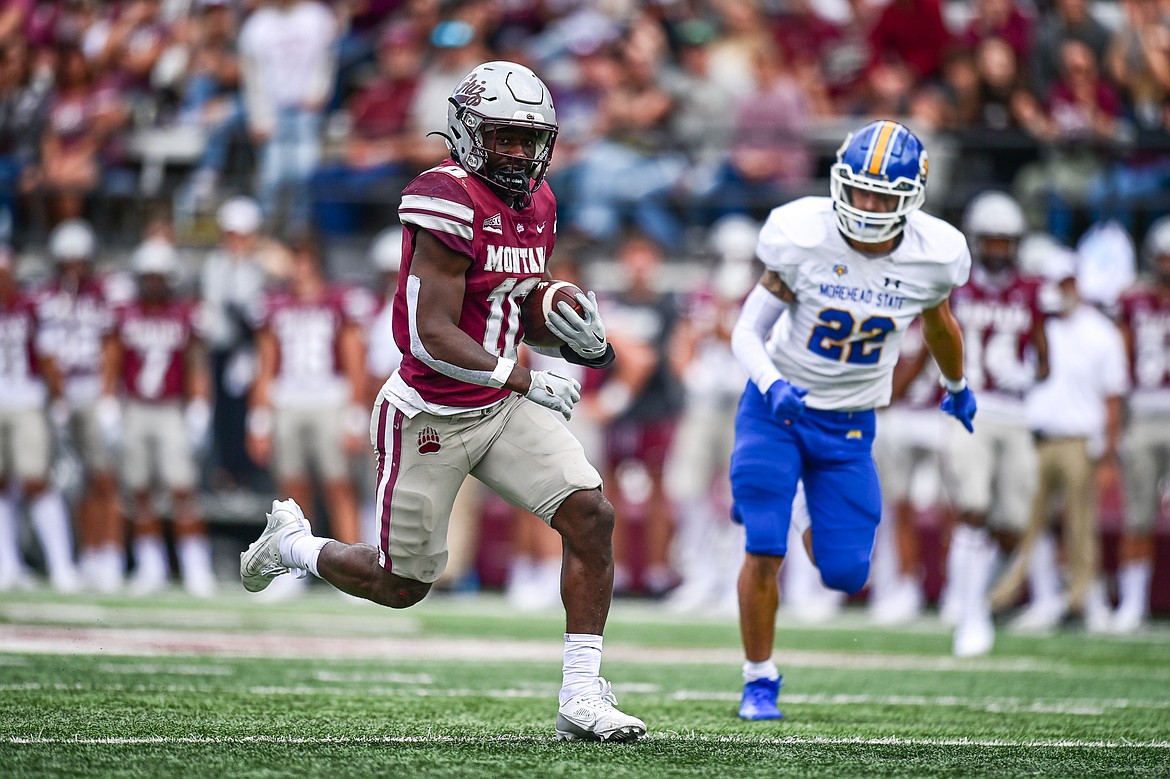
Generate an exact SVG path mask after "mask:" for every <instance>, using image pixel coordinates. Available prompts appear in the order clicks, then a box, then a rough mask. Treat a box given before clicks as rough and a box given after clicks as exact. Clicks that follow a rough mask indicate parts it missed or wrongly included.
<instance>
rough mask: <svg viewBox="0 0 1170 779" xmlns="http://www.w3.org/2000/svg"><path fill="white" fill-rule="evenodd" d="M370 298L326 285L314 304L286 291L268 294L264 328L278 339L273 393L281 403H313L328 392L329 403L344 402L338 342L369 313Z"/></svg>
mask: <svg viewBox="0 0 1170 779" xmlns="http://www.w3.org/2000/svg"><path fill="white" fill-rule="evenodd" d="M374 304H375V301H374V299H373V296H372V295H371V294H369V293H368V292H365V291H364V290H358V289H350V288H346V287H341V286H333V285H330V286H327V287H326V288H325V290H324V291H323V293H322V294H321V295H320V296H319V297H317V298H315V299H313V300H301V299H299V298H297V297H296V296H295V295H293V294H292V293H290V292H277V293H273V294H272V295H269V297H268V299H267V301H266V305H265V312H264V319H263V325H264V326H266V327H268V328H269V329H270V330H271V332H272V334H273V336H274V337H275V340H276V345H277V367H276V376H275V386H274V387H273V392H274V394H275V395H279V396H280V399H281V401H282V403H283V402H285V401H289V402H296V401H297V400H298V399H299V400H305V401H312V400H313V398H314V396H317V397H318V399H322V397H321V396H322V395H329V394H330V393H332V394H334V395H337V396H338V397H330V398H329V400H330V401H334V402H343V401H345V400H347V399H348V397H347V392H346V388H345V387H344V382H343V381H342V380H343V379H344V375H343V371H342V367H341V361H340V353H339V346H340V338H341V332H342V329H343V327H344V326H345V325H346V324H347V323H356V324H358V325H359V326H360V325H361V324H362V323H363V322H364V321H365V320H368V319H369V317H370V314H371V313H372V311H373V307H374Z"/></svg>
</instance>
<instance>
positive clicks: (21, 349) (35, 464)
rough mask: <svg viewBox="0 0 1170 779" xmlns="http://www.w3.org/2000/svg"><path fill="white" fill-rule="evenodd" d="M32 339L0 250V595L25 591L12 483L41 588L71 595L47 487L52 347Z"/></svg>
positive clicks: (30, 321)
mask: <svg viewBox="0 0 1170 779" xmlns="http://www.w3.org/2000/svg"><path fill="white" fill-rule="evenodd" d="M44 335H45V334H44V333H43V331H42V332H40V333H38V327H37V311H36V304H35V302H34V301H33V299H32V297H30V296H29V295H26V294H25V293H24V292H23V291H22V290H21V289H20V287H19V286H18V285H17V282H16V278H15V272H14V269H13V256H12V251H11V250H10V249H9V248H8V247H7V246H3V247H0V592H4V591H5V590H9V589H13V588H22V589H23V588H26V587H28V586H30V580H29V578H28V571H27V569H26V568H25V564H24V560H23V559H22V558H21V555H20V543H19V541H18V538H19V533H18V525H17V518H18V516H19V513H18V512H17V506H16V505H15V501H14V500H13V499H12V498H11V497H10V495H9V490H8V486H9V484H10V483H12V482H15V484H16V486H18V487H19V492H18V493H17V494H21V495H22V496H23V498H24V500H25V502H26V504H27V506H28V514H29V519H30V520H31V522H32V527H33V530H34V531H35V532H36V534H37V537H38V538H39V540H40V542H41V548H42V549H43V550H44V553H45V567H46V568H47V569H48V573H49V583H50V585H51V586H52V587H53V589H54V590H57V591H58V592H76V591H77V590H78V589H79V587H80V580H79V579H78V576H77V571H76V569H75V568H74V565H73V539H72V537H71V533H70V530H69V513H68V510H67V509H66V507H65V500H64V498H62V496H61V493H60V492H59V491H58V490H57V489H55V488H54V487H53V485H52V483H51V482H50V480H49V468H50V462H51V454H52V436H51V434H50V432H49V421H48V418H47V417H46V414H45V403H46V401H48V400H49V399H52V401H53V402H54V404H57V403H60V402H61V398H62V381H61V373H60V369H59V368H58V367H57V364H56V361H55V360H54V357H53V355H54V353H55V352H56V348H55V346H54V345H53V344H51V343H49V342H48V341H47V340H46V338H45V337H44Z"/></svg>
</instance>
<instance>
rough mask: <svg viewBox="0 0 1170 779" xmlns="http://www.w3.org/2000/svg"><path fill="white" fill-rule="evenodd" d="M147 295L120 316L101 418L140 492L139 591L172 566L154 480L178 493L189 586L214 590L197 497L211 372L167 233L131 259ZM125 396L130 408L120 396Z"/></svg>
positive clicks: (153, 587) (128, 483) (177, 517)
mask: <svg viewBox="0 0 1170 779" xmlns="http://www.w3.org/2000/svg"><path fill="white" fill-rule="evenodd" d="M131 267H132V269H133V271H134V276H135V279H136V281H137V287H138V295H137V298H136V299H134V300H133V301H131V302H130V303H129V304H128V305H127V306H125V307H124V308H122V309H120V310H119V311H118V312H117V314H116V321H115V325H114V329H113V331H112V332H111V333H110V336H109V337H108V338H107V339H106V342H105V344H104V347H103V355H102V397H101V398H100V399H99V401H98V404H99V405H98V416H99V419H100V420H101V424H102V425H103V427H104V428H105V435H106V437H107V439H110V440H116V439H118V438H119V437H120V438H121V439H122V441H121V444H122V451H121V477H122V482H123V484H124V486H125V487H126V489H127V490H129V491H130V492H131V493H133V495H134V504H135V506H134V522H133V524H132V527H133V532H134V575H133V577H132V579H131V581H130V589H131V591H132V592H134V593H136V594H147V593H151V592H155V591H158V590H160V589H162V588H163V587H165V586H166V583H167V577H168V572H169V568H170V565H169V563H168V560H167V554H166V545H165V541H164V540H163V529H162V525H161V523H160V521H159V517H158V515H157V514H156V513H155V511H154V501H153V495H152V492H153V491H152V487H153V485H154V483H155V480H156V479H157V481H158V482H159V483H160V484H161V486H162V487H164V488H165V489H167V490H168V491H169V492H170V496H171V500H172V505H173V507H174V508H173V513H172V519H173V521H174V529H175V542H176V543H175V545H176V548H177V551H178V558H179V573H180V575H181V577H182V581H183V587H184V589H186V590H187V592H188V593H190V594H191V595H194V596H196V597H203V598H206V597H211V596H212V595H213V594H214V593H215V579H214V576H213V574H212V569H211V546H210V542H209V539H208V537H207V526H206V525H205V524H204V522H203V518H202V517H201V516H200V515H199V509H198V507H197V505H196V503H195V494H194V491H195V486H196V484H195V483H196V478H197V476H198V469H197V465H196V460H195V452H196V451H197V450H200V449H202V448H203V447H204V446H205V445H206V443H207V433H208V429H209V426H210V422H211V409H210V405H209V402H208V399H209V397H210V395H211V386H210V375H209V372H208V366H207V360H206V354H205V352H204V349H203V345H202V340H201V339H200V338H199V336H198V335H197V333H196V332H195V328H194V306H192V305H191V304H190V303H189V302H188V301H186V300H183V299H181V298H179V297H177V296H176V295H175V294H174V290H173V285H174V279H175V276H176V275H177V274H178V271H179V256H178V253H177V252H176V251H175V249H174V247H173V246H171V245H170V244H169V243H167V242H166V241H165V240H163V239H161V238H151V239H148V240H147V241H144V242H143V243H142V244H141V245H140V246H139V247H138V248H137V249H135V250H134V254H133V256H132V258H131ZM120 394H121V395H123V396H124V397H125V407H124V410H123V408H122V406H120V405H119V403H118V400H117V398H118V396H119V395H120Z"/></svg>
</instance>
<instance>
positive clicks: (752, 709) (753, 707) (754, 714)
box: [739, 676, 784, 720]
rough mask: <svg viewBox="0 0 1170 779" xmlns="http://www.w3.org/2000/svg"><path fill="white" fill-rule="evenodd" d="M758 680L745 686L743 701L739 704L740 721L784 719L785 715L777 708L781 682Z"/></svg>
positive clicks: (778, 679) (778, 680)
mask: <svg viewBox="0 0 1170 779" xmlns="http://www.w3.org/2000/svg"><path fill="white" fill-rule="evenodd" d="M783 678H784V677H782V676H781V677H778V678H776V679H756V680H755V681H754V682H748V683H747V684H745V685H744V686H743V700H742V701H741V702H740V704H739V718H740V719H752V720H756V719H783V718H784V714H783V713H781V711H780V709H778V708H776V698H778V697H779V696H780V680H781V679H783Z"/></svg>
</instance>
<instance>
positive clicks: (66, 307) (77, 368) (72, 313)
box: [37, 279, 114, 397]
mask: <svg viewBox="0 0 1170 779" xmlns="http://www.w3.org/2000/svg"><path fill="white" fill-rule="evenodd" d="M37 315H38V317H39V319H40V326H41V330H42V332H44V333H45V335H46V343H47V344H48V348H49V349H50V350H51V351H52V354H53V357H54V358H55V359H56V361H57V365H58V367H60V369H61V373H62V376H63V377H64V379H65V382H66V391H67V392H69V393H70V394H71V395H72V394H73V388H74V387H76V388H77V392H81V393H86V392H87V391H92V394H93V396H94V397H96V395H97V389H98V381H99V374H100V372H101V360H102V339H103V338H105V337H106V335H107V334H108V333H109V332H110V329H111V328H112V327H113V324H114V314H113V311H112V310H111V308H110V305H109V303H108V302H107V301H106V295H105V291H104V290H103V289H102V286H101V284H100V283H99V282H98V281H96V280H94V279H89V280H87V281H86V282H84V283H83V284H82V285H81V287H79V288H78V289H76V290H71V289H66V288H64V287H62V286H61V284H60V283H59V282H58V283H54V284H52V285H50V286H48V287H46V288H45V289H43V290H42V291H41V292H40V293H39V294H38V295H37Z"/></svg>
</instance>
